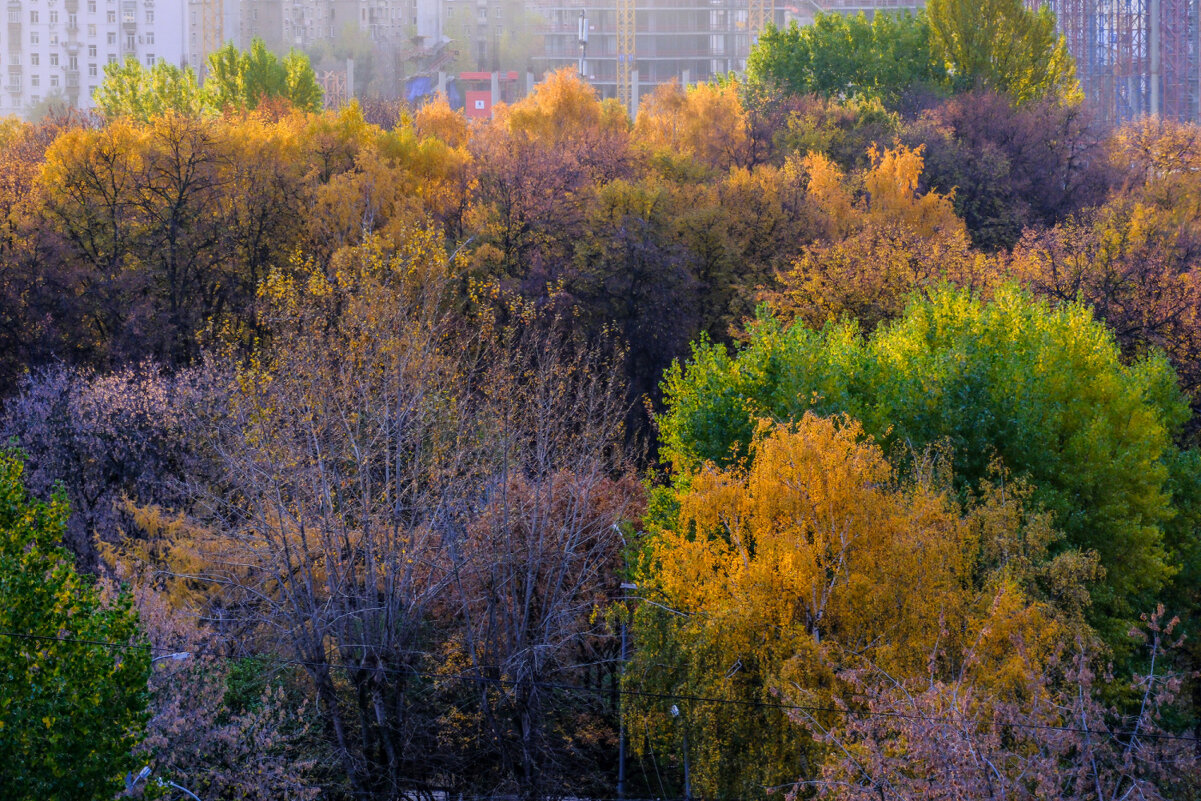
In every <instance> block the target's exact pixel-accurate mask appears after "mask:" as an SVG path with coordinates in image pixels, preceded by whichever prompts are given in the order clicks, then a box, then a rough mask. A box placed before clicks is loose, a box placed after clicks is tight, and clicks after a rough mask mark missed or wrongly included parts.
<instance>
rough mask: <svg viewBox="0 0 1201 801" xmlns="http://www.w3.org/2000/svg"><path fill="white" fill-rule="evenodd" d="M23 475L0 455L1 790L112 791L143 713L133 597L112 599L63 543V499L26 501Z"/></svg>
mask: <svg viewBox="0 0 1201 801" xmlns="http://www.w3.org/2000/svg"><path fill="white" fill-rule="evenodd" d="M22 476H23V465H22V462H21V460H20V458H18V457H17V456H16V455H14V454H12V453H5V454H0V632H4V634H5V636H2V637H0V676H3V682H2V685H0V686H2V688H3V689H2V690H0V787H3V788H4V796H5V798H11V799H20V800H21V801H24V799H30V801H32V800H33V799H48V798H54V799H62V800H63V801H67V800H69V799H70V800H73V799H108V798H112V797H113V796H114V795H115V794H116V792H117V791H118V790H119V789H120V787H121V777H122V776H123V775H124V774H125V773H126V772H127V771H129V770H130V769H131V768H132V767H133V760H134V757H133V753H132V752H133V748H134V746H136V745H137V744H138V742H139V741H140V740H141V738H142V732H143V727H144V725H145V723H146V720H147V714H146V704H147V692H146V682H147V678H148V676H149V672H150V651H149V648H148V647H145V643H144V639H143V636H142V632H141V629H140V627H139V623H138V615H137V613H136V612H135V611H134V609H133V604H132V601H131V599H130V596H129V595H128V594H126V593H121V594H118V595H117V596H116V597H108V596H107V595H106V594H105V593H103V592H102V591H101V589H100V588H99V587H98V586H97V585H96V584H95V583H94V581H93V580H92V579H91V578H89V577H86V576H82V575H80V574H79V573H77V572H76V571H75V567H74V565H73V563H72V560H71V557H70V555H69V554H68V553H67V551H66V550H64V549H63V548H62V547H61V546H59V544H58V543H59V541H60V540H61V538H62V536H63V532H64V530H65V528H66V520H67V504H66V501H65V500H64V499H63V498H62V497H61V496H59V497H56V498H55V499H54V500H52V501H51V502H50V503H39V502H36V501H34V500H32V499H30V498H29V496H28V494H27V492H26V491H25V486H24V482H23V478H22ZM125 646H130V647H125Z"/></svg>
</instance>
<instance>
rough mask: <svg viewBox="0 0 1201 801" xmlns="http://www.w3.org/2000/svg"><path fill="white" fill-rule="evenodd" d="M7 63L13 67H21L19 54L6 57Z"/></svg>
mask: <svg viewBox="0 0 1201 801" xmlns="http://www.w3.org/2000/svg"><path fill="white" fill-rule="evenodd" d="M8 63H9V64H11V65H13V66H14V67H19V66H21V54H20V53H12V54H10V55H9V57H8Z"/></svg>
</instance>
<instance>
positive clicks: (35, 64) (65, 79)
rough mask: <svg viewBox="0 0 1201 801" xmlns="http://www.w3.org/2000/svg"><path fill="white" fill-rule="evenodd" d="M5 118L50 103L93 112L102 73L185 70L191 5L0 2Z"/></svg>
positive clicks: (1, 109) (0, 106) (0, 112)
mask: <svg viewBox="0 0 1201 801" xmlns="http://www.w3.org/2000/svg"><path fill="white" fill-rule="evenodd" d="M0 2H3V4H4V7H5V10H6V12H7V21H8V22H7V25H6V26H5V27H3V28H0V60H2V62H3V66H0V69H2V70H3V73H0V79H2V85H0V116H4V115H8V114H17V115H20V116H26V115H28V114H29V113H30V112H31V111H35V110H36V109H38V108H39V107H41V106H42V105H43V104H45V103H47V102H55V101H59V102H63V103H66V104H68V105H71V106H74V107H76V108H83V109H86V108H91V107H92V92H93V91H94V90H95V89H96V87H98V86H99V85H100V82H101V81H103V80H104V65H105V64H106V63H108V62H110V61H123V60H124V59H125V58H126V57H127V56H134V57H136V58H137V59H138V60H139V61H141V62H142V64H144V65H146V66H154V64H155V63H156V62H158V61H168V62H170V63H172V64H186V63H187V24H186V20H185V15H184V9H185V3H186V0H0Z"/></svg>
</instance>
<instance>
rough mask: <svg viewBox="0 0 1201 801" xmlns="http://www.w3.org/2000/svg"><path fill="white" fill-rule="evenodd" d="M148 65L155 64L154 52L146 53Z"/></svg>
mask: <svg viewBox="0 0 1201 801" xmlns="http://www.w3.org/2000/svg"><path fill="white" fill-rule="evenodd" d="M146 66H147V67H153V66H154V53H147V54H146Z"/></svg>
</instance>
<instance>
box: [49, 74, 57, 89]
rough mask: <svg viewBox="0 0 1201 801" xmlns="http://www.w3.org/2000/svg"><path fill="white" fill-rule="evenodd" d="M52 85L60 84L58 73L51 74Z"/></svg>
mask: <svg viewBox="0 0 1201 801" xmlns="http://www.w3.org/2000/svg"><path fill="white" fill-rule="evenodd" d="M50 86H51V88H53V87H55V86H58V76H57V75H51V76H50Z"/></svg>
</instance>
